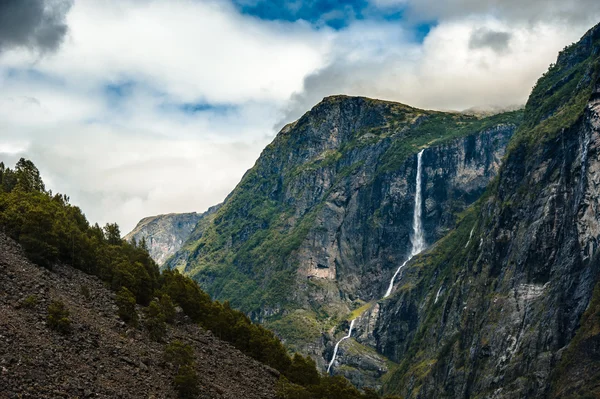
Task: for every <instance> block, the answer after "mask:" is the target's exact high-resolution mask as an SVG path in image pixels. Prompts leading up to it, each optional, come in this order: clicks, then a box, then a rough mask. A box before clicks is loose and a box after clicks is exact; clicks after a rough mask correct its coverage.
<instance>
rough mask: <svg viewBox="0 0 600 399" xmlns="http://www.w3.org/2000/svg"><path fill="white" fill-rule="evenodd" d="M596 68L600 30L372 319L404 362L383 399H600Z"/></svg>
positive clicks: (567, 62) (536, 97)
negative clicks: (482, 188) (483, 185)
mask: <svg viewBox="0 0 600 399" xmlns="http://www.w3.org/2000/svg"><path fill="white" fill-rule="evenodd" d="M599 65H600V26H597V27H595V28H594V29H592V30H591V31H589V32H588V33H587V34H586V35H585V36H584V37H583V38H582V40H581V41H580V42H579V43H577V44H575V45H573V46H571V47H569V48H567V49H565V50H564V51H563V52H561V54H560V56H559V58H558V61H557V63H556V65H553V66H552V67H551V68H550V70H549V71H548V72H547V73H546V74H545V75H544V77H542V78H541V79H540V80H539V81H538V83H537V85H536V87H535V88H534V90H533V92H532V94H531V97H530V99H529V101H528V104H527V107H526V109H525V115H524V122H523V124H522V125H521V127H520V128H519V130H518V132H517V133H516V134H515V136H514V137H513V139H512V141H511V144H510V145H509V149H508V151H507V156H506V159H505V162H504V164H503V166H502V167H501V170H500V173H499V176H498V179H497V180H495V181H494V183H493V184H492V185H491V186H490V187H489V189H488V190H487V192H486V194H484V196H483V198H482V199H481V200H479V201H478V202H477V203H476V204H475V205H474V206H472V207H471V208H469V209H468V210H467V211H466V212H465V213H464V214H463V215H462V218H461V221H460V222H459V224H458V227H457V228H456V229H455V230H454V231H453V232H452V233H450V234H449V235H447V236H446V237H444V238H443V239H442V240H441V241H439V242H438V243H437V244H436V245H434V246H433V247H432V248H431V249H430V251H428V252H425V253H424V254H422V255H421V256H418V257H416V258H415V259H414V260H413V261H412V262H410V263H409V264H408V265H407V266H406V268H405V269H404V272H403V274H402V276H401V278H400V281H399V282H398V285H399V286H401V287H402V288H401V289H399V290H397V291H396V292H395V294H393V295H392V296H391V297H389V298H387V299H386V300H383V301H379V302H378V304H377V306H375V307H373V308H372V309H373V310H371V311H369V312H366V313H365V315H364V316H363V321H362V323H359V324H362V325H363V326H366V327H359V331H358V334H361V331H360V330H361V328H362V329H365V328H368V327H369V326H373V328H372V333H371V335H370V337H371V338H372V340H371V343H373V344H374V346H375V347H376V348H377V351H378V352H379V353H382V354H384V355H385V356H386V357H388V358H390V359H392V360H393V361H395V362H397V363H398V365H394V366H393V369H392V370H391V372H390V373H389V374H388V376H386V380H385V384H384V390H385V391H386V392H397V393H402V394H403V396H404V397H406V398H432V397H436V398H439V397H464V398H480V397H486V398H516V397H522V398H525V397H526V398H547V397H561V398H571V397H572V398H575V397H578V398H579V397H590V398H591V397H598V396H600V367H599V366H598V365H599V364H600V363H599V362H600V345H599V342H600V341H599V336H600V335H599V334H598V332H599V331H600V319H599V318H598V314H599V312H600V306H599V303H600V302H599V301H600V283H599V282H598V281H599V279H598V276H599V273H600V251H599V247H598V243H599V240H600V209H599V204H600V84H599V80H598V76H599ZM369 320H371V323H370V324H369ZM373 320H375V321H373ZM359 340H360V338H359Z"/></svg>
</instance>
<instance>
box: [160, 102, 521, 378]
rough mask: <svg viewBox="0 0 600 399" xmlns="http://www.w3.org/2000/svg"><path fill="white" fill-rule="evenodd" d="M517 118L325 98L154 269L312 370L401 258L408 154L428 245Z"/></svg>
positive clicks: (468, 199)
mask: <svg viewBox="0 0 600 399" xmlns="http://www.w3.org/2000/svg"><path fill="white" fill-rule="evenodd" d="M521 118H522V113H521V112H511V113H505V114H501V115H496V116H492V117H487V118H478V117H474V116H468V115H462V114H452V113H442V112H433V111H424V110H419V109H415V108H411V107H408V106H405V105H402V104H397V103H391V102H385V101H378V100H372V99H367V98H358V97H345V96H335V97H328V98H326V99H324V100H323V101H322V102H321V103H320V104H318V105H317V106H315V107H314V108H313V109H312V110H311V111H310V112H308V113H307V114H306V115H304V116H303V117H302V118H301V119H299V120H298V121H297V122H294V123H292V124H290V125H288V126H286V127H285V128H284V129H283V130H282V131H281V132H280V133H279V134H278V135H277V137H276V138H275V140H274V141H273V143H272V144H270V145H269V146H268V147H267V148H266V149H265V150H264V152H263V153H262V155H261V157H260V158H259V160H258V161H257V162H256V165H255V166H254V167H253V168H252V169H251V170H249V171H248V172H247V173H246V175H245V176H244V178H243V179H242V181H241V182H240V184H239V185H238V186H237V187H236V189H235V190H234V191H233V192H232V193H231V194H230V195H229V197H228V198H227V199H226V200H225V202H224V204H223V206H222V208H221V209H219V211H217V213H216V214H215V216H214V219H213V220H212V221H211V222H210V223H209V225H208V226H206V227H203V230H202V232H201V233H200V234H197V233H193V235H195V237H194V238H192V239H190V240H189V241H188V242H187V243H186V244H185V246H184V250H182V251H179V252H178V253H177V254H176V255H175V256H174V257H173V258H172V259H171V260H170V261H169V262H167V264H168V265H170V266H172V267H178V268H181V269H184V270H185V272H186V273H188V274H189V275H191V276H193V277H194V278H195V279H196V280H197V281H199V282H200V283H201V285H202V287H203V288H204V289H206V290H207V291H208V292H209V293H210V294H211V295H212V296H213V297H215V298H217V299H222V300H225V299H227V300H229V301H230V302H231V304H232V305H233V306H234V307H237V308H240V309H242V310H244V311H245V312H247V313H248V314H250V315H252V318H253V319H255V320H258V321H261V322H263V323H264V324H266V325H267V326H269V327H270V328H272V329H274V330H275V331H276V332H277V333H278V334H279V335H280V336H281V337H282V338H283V339H284V340H285V341H286V343H287V344H288V345H289V346H290V347H291V348H293V349H300V350H301V351H302V352H304V353H309V354H311V355H312V356H313V357H314V358H315V360H316V361H317V362H318V364H319V365H320V366H321V367H322V368H323V369H324V368H325V364H326V361H328V358H329V356H330V355H331V350H332V348H333V335H332V334H336V335H339V334H341V332H339V331H338V332H337V333H336V329H335V327H336V326H337V325H338V322H339V321H340V320H345V319H348V318H349V317H350V315H351V314H352V312H359V311H360V310H361V308H363V307H364V306H365V304H368V303H369V302H370V301H375V300H377V299H379V298H380V297H381V296H382V295H383V293H384V292H385V290H386V288H387V286H388V284H389V281H390V279H391V276H392V275H393V274H394V273H395V270H396V269H397V267H398V265H399V264H401V263H402V262H403V261H404V260H405V259H406V257H407V255H408V253H409V252H410V234H411V225H412V211H413V202H414V193H415V174H416V153H417V152H418V151H419V150H420V149H423V148H426V150H425V152H424V155H423V164H424V172H423V182H424V183H423V184H424V186H423V190H424V195H425V196H426V197H427V200H426V201H425V202H424V204H423V207H424V208H423V215H424V227H425V238H426V241H427V242H428V243H430V244H432V243H434V242H435V241H437V240H438V239H439V238H441V237H442V236H444V235H445V234H446V233H447V232H448V231H450V230H451V229H452V228H453V227H454V226H455V224H456V221H457V214H458V213H459V212H461V211H462V210H464V209H465V208H466V207H467V206H469V205H470V204H471V203H473V201H475V200H476V199H477V198H479V196H480V195H481V194H482V192H483V191H484V189H485V187H486V186H487V185H488V183H489V182H490V180H492V179H493V177H494V176H495V175H496V173H497V171H498V168H499V165H500V162H501V160H502V157H503V155H504V151H505V148H506V145H507V143H508V141H509V139H510V137H511V136H512V134H513V133H514V131H515V129H516V127H517V125H518V124H519V123H520V121H521ZM360 350H361V351H364V350H368V349H365V348H362V347H361V348H360ZM375 358H377V359H378V360H377V361H378V362H379V364H381V362H385V359H381V358H380V357H378V355H377V356H376V355H375V354H374V359H375ZM369 367H371V366H369ZM373 367H375V366H373ZM376 367H379V366H376ZM378 373H379V374H381V373H380V372H379V371H377V372H376V373H375V374H378ZM371 380H372V378H370V379H369V381H371ZM355 382H356V381H355ZM365 383H367V382H366V381H365Z"/></svg>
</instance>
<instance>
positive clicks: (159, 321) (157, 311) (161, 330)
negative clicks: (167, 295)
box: [144, 301, 167, 342]
mask: <svg viewBox="0 0 600 399" xmlns="http://www.w3.org/2000/svg"><path fill="white" fill-rule="evenodd" d="M144 312H145V313H146V329H147V330H148V334H149V335H150V338H151V339H152V340H154V341H157V342H160V341H162V340H163V338H164V337H165V335H166V334H167V324H166V323H165V315H164V313H163V312H162V308H161V306H160V305H159V304H158V302H156V301H152V302H150V305H149V306H148V307H147V308H146V309H145V310H144Z"/></svg>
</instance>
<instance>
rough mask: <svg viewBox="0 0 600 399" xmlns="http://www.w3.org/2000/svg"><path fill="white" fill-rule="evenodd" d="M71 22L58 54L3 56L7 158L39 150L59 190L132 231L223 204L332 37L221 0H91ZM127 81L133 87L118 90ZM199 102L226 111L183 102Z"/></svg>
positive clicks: (94, 216) (0, 121) (84, 0)
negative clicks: (190, 108) (158, 217)
mask: <svg viewBox="0 0 600 399" xmlns="http://www.w3.org/2000/svg"><path fill="white" fill-rule="evenodd" d="M67 23H68V25H69V33H68V36H67V37H66V39H65V42H64V44H63V46H62V47H61V48H60V49H59V50H58V51H57V52H56V53H55V54H51V55H46V56H44V57H42V58H35V57H37V56H36V55H33V56H32V55H31V54H30V53H29V52H27V51H26V50H22V49H21V50H14V51H11V52H6V53H4V54H2V56H1V57H0V93H1V94H0V105H1V106H0V131H1V132H2V134H1V136H0V156H1V157H2V158H4V159H6V160H7V161H8V160H10V161H11V162H14V160H15V158H16V157H17V156H21V155H23V156H27V157H29V158H31V159H32V160H33V161H34V162H35V163H36V164H38V166H39V167H40V169H41V170H42V172H43V175H44V177H45V178H46V180H47V186H48V187H50V188H52V189H54V190H55V191H60V192H65V193H67V194H69V195H70V196H71V198H72V201H73V202H74V203H76V204H78V205H80V206H81V207H82V208H83V209H84V211H86V212H87V213H88V216H89V218H90V219H91V220H92V221H99V222H101V223H104V222H108V221H118V222H119V223H120V224H121V225H122V229H123V231H124V232H126V231H128V230H130V229H131V228H133V226H134V224H135V223H136V222H137V221H138V220H139V219H140V218H142V217H144V216H147V215H150V214H157V213H165V212H182V211H193V210H196V211H202V210H204V209H206V208H207V207H209V206H211V205H214V204H216V203H218V202H220V201H222V200H223V199H224V198H225V196H226V195H227V194H228V193H229V191H230V190H231V189H232V188H233V187H234V186H235V184H236V183H237V182H238V181H239V179H240V178H241V176H242V175H243V173H244V172H245V170H246V169H248V168H249V167H251V166H252V164H253V163H254V161H255V159H256V158H257V157H258V155H259V153H260V151H261V150H262V148H263V147H264V146H265V145H266V144H267V143H268V141H269V140H270V137H272V130H271V129H272V126H273V124H274V122H275V121H276V120H277V119H278V118H279V117H280V115H279V113H280V111H279V109H280V107H281V104H282V103H283V102H284V101H285V100H286V99H287V98H289V96H290V95H291V94H292V93H293V92H294V91H296V90H301V89H302V84H303V78H304V77H305V76H306V75H307V74H308V73H310V72H312V71H314V70H315V69H316V68H318V67H320V66H322V65H323V62H324V61H323V54H324V53H326V51H327V48H328V46H329V40H330V37H331V34H330V32H328V31H327V30H321V31H319V32H315V31H313V30H312V29H311V27H310V26H309V25H307V24H305V23H276V22H267V23H266V22H261V21H259V20H257V19H254V18H251V17H244V16H241V15H240V14H238V13H237V12H236V11H235V10H234V9H233V8H232V7H229V6H227V4H226V3H225V2H221V1H204V2H198V1H191V0H175V1H166V0H152V1H144V2H142V1H139V0H108V1H103V2H98V1H92V0H78V1H77V2H75V4H74V6H73V8H72V10H71V12H70V13H69V14H68V16H67ZM32 57H33V58H32ZM121 83H129V85H128V86H125V87H124V90H125V91H126V93H125V95H124V96H119V95H118V94H117V93H113V94H112V95H109V94H107V85H108V84H116V85H117V90H118V85H119V84H121ZM197 101H200V102H208V103H212V104H215V103H216V104H220V103H221V104H223V107H217V108H208V109H206V110H204V111H202V112H197V113H186V112H183V111H182V110H181V108H179V106H180V105H181V104H182V103H194V102H197Z"/></svg>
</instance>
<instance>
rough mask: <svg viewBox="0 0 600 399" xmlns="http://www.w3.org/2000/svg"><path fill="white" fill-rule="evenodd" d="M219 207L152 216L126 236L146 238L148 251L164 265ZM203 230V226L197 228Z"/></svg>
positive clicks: (128, 238)
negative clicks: (201, 210) (200, 223)
mask: <svg viewBox="0 0 600 399" xmlns="http://www.w3.org/2000/svg"><path fill="white" fill-rule="evenodd" d="M218 209H219V206H218V205H217V206H214V207H211V208H210V209H208V210H207V211H206V212H204V213H196V212H192V213H170V214H168V215H158V216H150V217H147V218H144V219H142V220H140V222H139V223H138V224H137V226H136V227H135V228H134V229H133V230H132V231H131V232H130V233H129V234H127V235H126V236H125V237H124V238H125V239H126V240H127V241H132V240H135V241H136V242H141V241H142V239H144V240H146V245H147V247H148V252H149V253H150V256H151V257H152V259H154V261H155V262H156V263H158V265H163V264H164V263H165V261H166V260H167V259H169V257H171V256H172V255H173V254H175V252H177V251H178V250H179V249H180V248H181V247H182V245H183V244H184V243H185V242H186V241H187V240H188V239H189V238H190V235H191V233H192V231H194V229H196V226H197V225H198V223H199V222H202V221H204V223H205V222H207V221H208V220H210V218H211V216H212V215H214V213H215V212H216V211H217V210H218ZM196 231H197V232H200V233H201V231H202V229H201V228H199V229H196Z"/></svg>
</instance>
